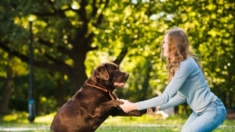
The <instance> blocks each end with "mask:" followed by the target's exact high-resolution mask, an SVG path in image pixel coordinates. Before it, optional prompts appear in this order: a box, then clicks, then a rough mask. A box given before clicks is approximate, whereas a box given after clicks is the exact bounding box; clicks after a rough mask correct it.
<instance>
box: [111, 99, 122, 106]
mask: <svg viewBox="0 0 235 132" xmlns="http://www.w3.org/2000/svg"><path fill="white" fill-rule="evenodd" d="M122 104H124V102H122V101H119V100H114V102H113V106H114V107H118V106H119V105H122Z"/></svg>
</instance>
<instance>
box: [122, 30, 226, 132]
mask: <svg viewBox="0 0 235 132" xmlns="http://www.w3.org/2000/svg"><path fill="white" fill-rule="evenodd" d="M161 54H162V55H163V56H164V57H165V59H166V62H167V70H168V80H169V84H168V85H167V87H166V88H165V90H164V92H163V94H162V95H160V96H158V97H154V98H152V99H149V100H145V101H141V102H137V103H131V102H129V101H127V100H122V101H123V102H124V104H123V105H120V107H121V108H122V109H123V110H124V111H125V112H129V111H131V110H135V109H137V110H142V109H147V108H150V107H156V108H157V109H158V110H164V109H167V108H169V107H173V106H176V105H179V104H182V103H184V102H187V104H188V105H189V107H190V108H191V109H192V110H193V112H192V114H191V115H190V117H189V118H188V120H187V121H186V123H185V124H184V126H183V128H182V132H210V131H212V130H214V129H216V128H217V127H218V126H219V125H221V124H222V123H223V121H224V120H225V118H226V110H225V107H224V105H223V103H222V102H221V100H220V99H219V98H218V97H217V96H216V95H214V94H213V93H212V92H211V91H210V88H209V86H208V84H207V82H206V80H205V77H204V74H203V71H202V69H201V68H200V66H199V64H198V62H197V58H196V57H195V56H194V55H193V54H192V53H191V52H190V51H189V42H188V37H187V35H186V33H185V32H184V31H183V30H182V29H180V28H173V29H170V30H169V31H167V32H166V35H165V37H164V40H163V43H162V53H161Z"/></svg>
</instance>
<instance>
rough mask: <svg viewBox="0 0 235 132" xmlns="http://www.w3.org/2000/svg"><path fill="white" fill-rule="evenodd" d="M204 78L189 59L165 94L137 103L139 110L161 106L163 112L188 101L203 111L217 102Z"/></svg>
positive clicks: (193, 61)
mask: <svg viewBox="0 0 235 132" xmlns="http://www.w3.org/2000/svg"><path fill="white" fill-rule="evenodd" d="M216 99H217V96H216V95H214V94H213V93H212V92H211V91H210V88H209V86H208V84H207V82H206V80H205V78H204V75H203V73H202V71H201V69H200V67H199V66H198V64H197V63H196V61H195V60H194V59H193V58H192V57H188V58H187V59H186V60H184V61H182V62H181V63H180V65H179V69H178V70H177V71H176V72H175V75H174V77H173V78H172V80H171V81H170V83H169V84H168V86H167V87H166V88H165V90H164V92H163V93H162V94H161V95H160V96H158V97H154V98H152V99H149V100H146V101H141V102H137V103H136V106H137V110H141V109H147V108H150V107H155V106H160V108H161V110H164V109H167V108H169V107H173V106H176V105H179V104H182V103H184V102H186V101H187V103H188V105H189V107H190V108H191V109H192V110H194V111H200V110H203V109H204V108H205V107H206V106H207V105H208V104H210V103H211V102H212V101H214V100H216Z"/></svg>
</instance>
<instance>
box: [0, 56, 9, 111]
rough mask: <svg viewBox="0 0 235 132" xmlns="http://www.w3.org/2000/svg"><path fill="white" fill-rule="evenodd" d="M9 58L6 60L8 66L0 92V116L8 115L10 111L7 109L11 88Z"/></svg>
mask: <svg viewBox="0 0 235 132" xmlns="http://www.w3.org/2000/svg"><path fill="white" fill-rule="evenodd" d="M10 61H11V58H10V57H9V58H8V65H7V66H6V72H7V76H6V80H5V83H4V86H3V87H4V88H3V91H2V99H1V100H0V104H1V105H0V114H8V113H10V110H9V109H8V104H9V100H10V95H11V87H12V68H11V66H10V64H9V63H10Z"/></svg>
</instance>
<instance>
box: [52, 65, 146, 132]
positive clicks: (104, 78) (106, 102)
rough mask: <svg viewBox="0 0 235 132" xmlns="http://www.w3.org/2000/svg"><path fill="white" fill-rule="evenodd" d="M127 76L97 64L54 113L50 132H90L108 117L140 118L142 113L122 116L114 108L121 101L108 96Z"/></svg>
mask: <svg viewBox="0 0 235 132" xmlns="http://www.w3.org/2000/svg"><path fill="white" fill-rule="evenodd" d="M128 76H129V75H128V74H127V73H124V72H121V71H120V70H119V67H118V65H116V64H114V63H103V64H101V65H99V66H98V67H97V68H96V69H95V70H94V71H93V73H92V75H91V77H90V78H88V79H87V80H86V82H85V83H84V85H83V86H82V87H81V88H80V90H78V91H77V92H76V93H75V95H74V96H73V97H72V98H71V99H70V100H69V101H67V102H66V103H65V104H64V105H63V106H62V107H61V108H60V109H59V111H58V112H57V114H56V116H55V117H54V120H53V122H52V124H51V131H54V132H94V131H95V130H96V129H97V128H98V127H99V126H100V125H101V124H102V123H103V122H104V121H105V120H106V119H107V118H108V116H109V115H111V116H141V115H143V114H144V113H146V110H143V111H131V112H129V113H125V112H124V111H123V110H122V109H121V108H119V107H118V106H119V105H120V104H122V103H123V102H121V101H119V100H117V97H116V96H115V95H114V94H113V93H112V92H113V90H114V89H115V88H117V87H123V86H124V84H125V82H126V81H127V79H128Z"/></svg>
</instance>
